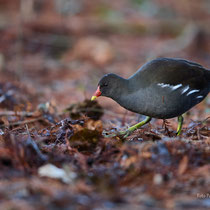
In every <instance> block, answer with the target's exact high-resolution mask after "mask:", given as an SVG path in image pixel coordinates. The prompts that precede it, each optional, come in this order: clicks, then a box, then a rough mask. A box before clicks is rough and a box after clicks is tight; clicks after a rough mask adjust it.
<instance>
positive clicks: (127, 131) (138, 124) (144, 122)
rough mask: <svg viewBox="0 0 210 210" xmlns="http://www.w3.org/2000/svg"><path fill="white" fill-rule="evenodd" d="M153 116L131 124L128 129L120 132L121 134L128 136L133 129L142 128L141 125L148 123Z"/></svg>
mask: <svg viewBox="0 0 210 210" xmlns="http://www.w3.org/2000/svg"><path fill="white" fill-rule="evenodd" d="M151 119H152V118H151V117H148V116H147V117H146V118H145V119H144V120H142V121H141V122H139V123H137V124H135V125H133V126H131V127H130V128H128V129H127V130H126V131H121V132H119V134H120V135H124V136H123V137H124V138H126V137H128V136H129V135H130V134H131V133H132V132H133V131H135V130H136V129H138V128H140V127H141V126H143V125H145V124H147V123H148V122H149V121H150V120H151Z"/></svg>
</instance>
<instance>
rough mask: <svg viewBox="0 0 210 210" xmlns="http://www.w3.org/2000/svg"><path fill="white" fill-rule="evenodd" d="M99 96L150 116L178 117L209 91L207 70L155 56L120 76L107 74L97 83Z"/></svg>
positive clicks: (184, 62)
mask: <svg viewBox="0 0 210 210" xmlns="http://www.w3.org/2000/svg"><path fill="white" fill-rule="evenodd" d="M99 87H100V91H101V95H102V96H107V97H110V98H112V99H113V100H115V101H116V102H117V103H119V104H120V105H121V106H123V107H124V108H126V109H128V110H130V111H133V112H136V113H139V114H144V115H147V116H150V117H154V118H161V119H168V118H172V117H176V116H180V115H181V114H183V113H184V112H186V111H188V110H189V109H190V108H192V107H193V106H195V105H196V104H198V103H200V102H201V101H202V100H203V99H204V98H205V97H206V96H207V94H208V93H209V91H210V70H207V69H205V68H204V67H203V66H201V65H200V64H197V63H194V62H191V61H187V60H183V59H175V58H158V59H155V60H152V61H150V62H148V63H146V64H144V65H143V66H142V67H141V68H140V69H139V70H138V71H137V72H136V73H135V74H133V75H132V76H131V77H129V78H128V79H124V78H122V77H120V76H118V75H115V74H107V75H105V76H104V77H102V79H101V80H100V82H99Z"/></svg>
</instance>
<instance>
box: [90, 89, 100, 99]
mask: <svg viewBox="0 0 210 210" xmlns="http://www.w3.org/2000/svg"><path fill="white" fill-rule="evenodd" d="M100 95H101V91H100V86H98V88H97V90H96V92H95V93H94V95H93V96H92V97H91V101H94V100H95V99H96V98H98V97H99V96H100Z"/></svg>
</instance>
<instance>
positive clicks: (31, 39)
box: [0, 0, 210, 113]
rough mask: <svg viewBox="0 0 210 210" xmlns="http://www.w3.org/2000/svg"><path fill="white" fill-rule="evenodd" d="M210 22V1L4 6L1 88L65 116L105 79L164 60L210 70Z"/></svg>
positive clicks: (25, 1) (0, 8)
mask: <svg viewBox="0 0 210 210" xmlns="http://www.w3.org/2000/svg"><path fill="white" fill-rule="evenodd" d="M209 23H210V1H208V0H200V1H196V0H181V1H179V2H177V1H175V0H170V1H167V0H131V1H129V0H115V1H107V0H91V1H87V0H0V82H2V83H4V82H6V81H7V82H8V81H10V82H11V81H12V83H13V84H14V81H15V82H16V84H17V86H21V87H23V88H24V89H25V90H26V91H27V92H28V93H30V95H31V94H34V95H33V97H32V98H33V102H32V104H31V106H34V105H37V104H39V103H41V102H46V101H50V102H51V103H53V104H54V105H55V106H57V108H58V110H63V109H64V108H66V107H67V106H68V105H69V104H71V103H75V102H78V101H83V100H84V99H85V98H90V97H91V95H92V93H93V92H94V91H95V89H96V87H97V83H98V80H99V79H100V77H101V76H102V75H104V74H105V73H109V72H113V73H116V74H119V75H121V76H123V77H129V76H130V75H131V74H133V73H134V72H135V71H136V70H137V69H138V68H139V67H140V66H141V65H142V64H144V63H145V62H146V61H148V60H151V59H154V58H157V57H181V58H185V59H190V60H193V61H195V62H199V63H201V64H202V65H204V66H206V67H210V27H209ZM31 100H32V99H31ZM101 100H103V106H104V107H106V108H107V109H109V110H112V111H117V112H121V113H122V112H123V113H124V112H125V110H124V109H122V108H120V107H119V106H115V105H116V104H115V102H113V101H111V100H110V99H106V98H101V99H99V102H100V101H101Z"/></svg>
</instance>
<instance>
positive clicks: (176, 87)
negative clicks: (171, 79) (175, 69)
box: [171, 84, 182, 90]
mask: <svg viewBox="0 0 210 210" xmlns="http://www.w3.org/2000/svg"><path fill="white" fill-rule="evenodd" d="M180 87H182V84H178V85H175V86H173V87H171V89H172V90H176V89H178V88H180Z"/></svg>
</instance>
